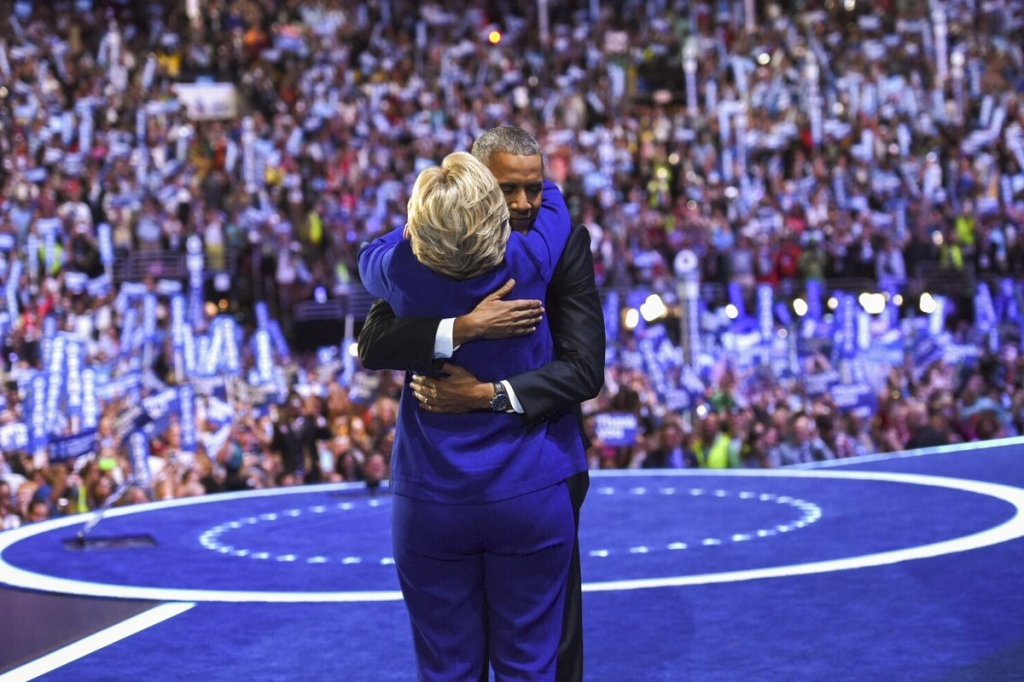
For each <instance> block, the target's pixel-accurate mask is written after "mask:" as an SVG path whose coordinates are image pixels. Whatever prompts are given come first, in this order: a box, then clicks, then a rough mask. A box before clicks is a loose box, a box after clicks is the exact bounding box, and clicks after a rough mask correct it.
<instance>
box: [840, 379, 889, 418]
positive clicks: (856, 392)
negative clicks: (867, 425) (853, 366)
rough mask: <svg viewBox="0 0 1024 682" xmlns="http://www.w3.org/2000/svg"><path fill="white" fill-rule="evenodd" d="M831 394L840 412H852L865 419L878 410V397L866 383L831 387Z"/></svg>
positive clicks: (858, 382)
mask: <svg viewBox="0 0 1024 682" xmlns="http://www.w3.org/2000/svg"><path fill="white" fill-rule="evenodd" d="M831 394H832V401H833V402H834V403H835V404H836V407H837V408H838V409H839V411H840V412H852V413H854V414H856V415H857V416H858V417H863V418H867V417H870V416H871V415H872V414H873V413H874V412H875V410H877V409H878V395H877V394H876V393H875V389H873V388H872V387H871V385H870V384H868V383H867V382H863V381H857V382H854V383H851V384H842V385H836V386H833V387H832V390H831Z"/></svg>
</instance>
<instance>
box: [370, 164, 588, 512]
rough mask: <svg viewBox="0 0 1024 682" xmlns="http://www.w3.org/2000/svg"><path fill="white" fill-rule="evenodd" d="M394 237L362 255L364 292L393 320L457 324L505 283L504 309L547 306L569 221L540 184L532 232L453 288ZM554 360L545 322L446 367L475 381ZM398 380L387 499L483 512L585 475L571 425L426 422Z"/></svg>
mask: <svg viewBox="0 0 1024 682" xmlns="http://www.w3.org/2000/svg"><path fill="white" fill-rule="evenodd" d="M402 232H403V230H402V229H396V230H394V231H393V232H391V233H389V234H387V235H385V236H383V237H380V238H379V239H377V240H375V241H373V242H371V243H369V244H367V245H364V246H363V248H362V249H360V252H359V273H360V277H361V278H362V281H363V285H364V286H365V287H366V289H367V290H368V291H369V292H370V293H371V294H373V295H374V296H377V297H378V298H382V299H384V300H386V301H387V302H388V303H389V304H390V305H391V307H392V308H394V311H395V314H396V315H398V316H399V317H404V316H420V317H422V316H427V317H441V318H444V317H458V316H459V315H464V314H466V313H468V312H470V311H471V310H473V308H474V307H476V305H477V304H478V303H479V302H480V300H481V299H483V298H484V297H485V296H487V295H488V294H490V293H492V292H493V291H494V290H495V289H497V288H498V287H500V286H501V285H502V284H504V283H505V282H506V281H507V280H508V279H509V278H514V279H515V280H516V285H515V288H514V289H513V291H512V293H511V294H510V295H509V296H508V298H509V299H538V300H541V301H544V300H545V297H546V291H547V286H548V283H549V282H550V281H551V277H552V275H553V273H554V270H555V266H556V265H557V263H558V260H559V258H560V257H561V255H562V250H563V249H564V248H565V244H566V242H567V240H568V238H569V233H570V222H569V212H568V209H567V207H566V205H565V201H564V199H563V198H562V195H561V192H560V191H559V190H558V188H557V187H556V186H555V185H554V184H553V183H550V182H545V183H544V194H543V201H542V204H541V210H540V214H539V216H538V218H537V220H536V222H535V223H534V226H533V228H532V229H531V230H530V231H529V232H527V233H525V234H520V233H517V232H513V233H512V234H511V235H510V236H509V241H508V246H507V248H506V252H505V260H504V262H503V263H502V264H501V265H500V266H498V267H497V268H495V269H493V270H491V271H489V272H487V273H484V274H482V275H478V276H476V277H473V278H470V279H465V280H455V279H452V278H450V277H447V276H445V275H441V274H438V273H436V272H434V271H432V270H430V269H429V268H427V267H426V266H424V265H422V264H421V263H420V262H419V261H417V260H416V257H415V256H414V255H413V253H412V246H411V244H410V242H409V240H407V239H405V238H404V237H403V235H402ZM552 359H554V346H553V342H552V339H551V332H550V329H549V328H548V321H547V316H546V315H545V316H544V319H543V320H542V322H541V324H540V325H539V326H538V328H537V330H536V331H535V332H534V333H533V334H530V335H528V336H523V337H516V338H510V339H478V340H475V341H471V342H468V343H465V344H463V345H462V346H460V347H459V348H458V349H457V350H456V351H455V354H454V356H453V357H452V362H453V363H454V364H457V365H460V366H462V367H465V368H466V369H467V370H468V371H469V372H471V373H472V374H473V375H474V376H476V377H477V378H478V379H480V380H481V381H498V380H500V379H502V378H504V377H507V376H510V375H512V374H517V373H520V372H524V371H528V370H531V369H536V368H537V367H540V366H542V365H544V364H547V363H548V362H550V361H551V360H552ZM411 378H412V375H411V374H410V373H407V374H406V378H405V389H404V390H403V391H402V397H401V400H400V405H399V414H398V429H397V431H396V433H395V445H394V452H393V454H392V462H391V476H392V490H393V491H394V492H395V493H397V494H400V495H406V496H409V497H415V498H419V499H425V500H431V501H436V502H449V503H469V502H491V501H495V500H501V499H506V498H509V497H514V496H517V495H522V494H525V493H528V492H533V491H535V490H540V489H541V488H545V487H547V486H550V485H554V484H555V483H558V482H559V481H562V480H564V479H565V478H567V477H568V476H571V475H573V474H577V473H580V472H581V471H585V470H586V468H587V462H586V456H585V454H584V450H583V443H582V440H581V439H580V433H579V427H578V425H577V423H576V420H575V417H574V416H573V415H572V414H571V413H569V412H566V413H564V414H562V415H560V416H557V417H554V418H552V419H549V420H546V421H544V422H541V423H535V424H532V425H531V424H528V423H527V422H526V420H525V419H523V417H522V415H518V414H494V413H492V412H488V411H480V412H469V413H465V414H432V413H430V412H427V411H425V410H421V409H420V408H419V404H418V402H417V401H416V398H415V396H414V395H413V394H412V390H411V389H410V388H409V383H410V380H411Z"/></svg>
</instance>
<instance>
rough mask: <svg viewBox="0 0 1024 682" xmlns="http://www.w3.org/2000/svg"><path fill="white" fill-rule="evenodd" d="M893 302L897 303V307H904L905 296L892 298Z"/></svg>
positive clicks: (898, 295)
mask: <svg viewBox="0 0 1024 682" xmlns="http://www.w3.org/2000/svg"><path fill="white" fill-rule="evenodd" d="M892 302H893V303H895V304H896V305H903V295H902V294H896V295H895V296H893V297H892Z"/></svg>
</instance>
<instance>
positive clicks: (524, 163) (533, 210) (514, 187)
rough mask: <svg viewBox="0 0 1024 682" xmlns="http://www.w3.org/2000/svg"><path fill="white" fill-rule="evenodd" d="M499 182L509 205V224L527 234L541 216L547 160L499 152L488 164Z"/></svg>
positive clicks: (536, 156)
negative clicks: (539, 214)
mask: <svg viewBox="0 0 1024 682" xmlns="http://www.w3.org/2000/svg"><path fill="white" fill-rule="evenodd" d="M487 167H488V168H490V169H491V173H493V174H494V177H495V178H497V179H498V185H499V186H500V187H501V191H502V192H503V193H504V195H505V203H507V204H508V212H509V222H510V223H511V226H512V229H513V230H516V231H517V232H526V231H527V230H529V229H530V227H531V226H532V225H533V221H534V220H536V219H537V214H538V213H540V201H541V195H542V190H543V185H544V161H543V159H541V156H540V155H539V154H537V155H535V156H517V155H515V154H505V153H499V154H495V155H494V156H493V157H491V162H490V163H489V164H488V165H487Z"/></svg>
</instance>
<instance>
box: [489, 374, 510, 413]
mask: <svg viewBox="0 0 1024 682" xmlns="http://www.w3.org/2000/svg"><path fill="white" fill-rule="evenodd" d="M492 385H493V386H494V397H493V398H491V412H508V411H509V409H510V408H511V407H512V403H511V401H509V399H508V393H506V392H505V385H504V384H502V383H501V382H500V381H495V382H494V384H492Z"/></svg>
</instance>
